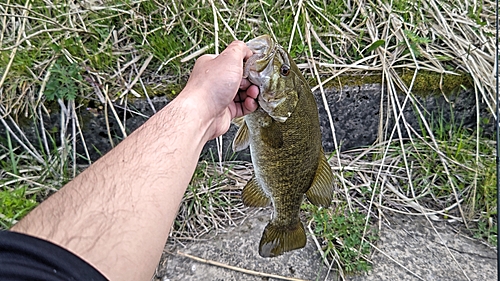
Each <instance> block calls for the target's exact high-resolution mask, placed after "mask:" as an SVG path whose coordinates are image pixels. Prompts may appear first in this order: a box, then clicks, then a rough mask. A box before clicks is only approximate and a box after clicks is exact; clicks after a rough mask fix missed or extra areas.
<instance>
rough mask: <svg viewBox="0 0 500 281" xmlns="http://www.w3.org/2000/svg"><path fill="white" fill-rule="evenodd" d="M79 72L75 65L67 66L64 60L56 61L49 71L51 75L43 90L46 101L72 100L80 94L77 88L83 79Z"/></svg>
mask: <svg viewBox="0 0 500 281" xmlns="http://www.w3.org/2000/svg"><path fill="white" fill-rule="evenodd" d="M80 72H81V70H80V68H79V67H78V66H77V65H76V64H74V63H72V64H69V65H68V64H67V63H65V60H63V59H58V60H57V61H56V63H55V64H54V66H53V68H52V69H51V73H52V74H51V76H50V79H49V81H48V82H47V86H46V88H45V92H44V93H45V96H46V97H47V100H49V101H51V100H54V99H63V100H74V99H75V97H76V96H77V95H79V94H81V90H80V89H81V87H79V86H80V84H81V81H82V80H83V78H82V75H81V74H80Z"/></svg>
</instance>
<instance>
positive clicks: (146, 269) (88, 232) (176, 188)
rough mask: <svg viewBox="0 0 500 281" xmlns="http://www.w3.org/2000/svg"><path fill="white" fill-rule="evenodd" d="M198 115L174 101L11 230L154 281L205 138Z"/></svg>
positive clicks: (112, 275) (118, 276)
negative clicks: (153, 276)
mask: <svg viewBox="0 0 500 281" xmlns="http://www.w3.org/2000/svg"><path fill="white" fill-rule="evenodd" d="M189 114H191V115H189ZM193 114H195V115H194V116H193ZM196 114H199V112H193V107H192V106H191V105H189V102H186V100H184V99H182V98H180V99H178V100H177V99H176V100H174V101H173V102H172V103H171V104H170V105H169V106H167V107H166V108H165V109H163V110H162V111H160V112H159V113H157V114H156V115H155V116H153V117H152V118H151V119H150V120H149V121H148V122H146V123H145V124H144V125H143V126H142V127H140V128H139V129H138V130H137V131H135V132H134V133H132V134H131V135H130V136H129V137H127V138H126V139H125V140H124V141H123V142H122V143H120V144H119V145H118V146H117V147H116V148H115V149H113V150H112V151H110V152H109V153H108V154H106V155H105V156H103V157H102V158H101V159H100V160H98V161H97V162H96V163H94V164H93V165H92V166H90V167H89V168H88V169H87V170H85V171H84V172H82V173H81V174H80V175H79V176H78V177H76V178H75V179H74V180H73V181H71V182H70V183H68V184H67V185H66V186H65V187H64V188H62V189H61V190H60V191H59V192H57V193H56V194H54V195H53V196H51V197H50V198H49V199H48V200H46V201H45V202H43V203H42V204H41V205H40V206H39V207H38V208H36V209H35V210H34V211H33V212H31V213H30V214H29V215H28V216H27V217H26V218H24V219H23V220H21V222H19V223H18V224H17V225H16V226H14V227H13V229H12V230H14V231H18V232H24V233H27V234H30V235H33V236H37V237H41V238H44V239H46V240H49V241H51V242H54V243H56V244H58V245H60V246H62V247H65V248H66V249H69V250H70V251H72V252H74V253H75V254H77V255H79V256H80V257H82V258H83V259H85V260H86V261H87V262H89V263H90V264H92V265H94V266H95V267H96V268H97V269H98V270H99V271H101V273H103V274H104V275H105V276H106V277H108V278H109V279H111V280H149V279H150V278H151V274H152V273H153V272H154V268H155V266H156V264H157V261H158V259H159V257H160V255H161V250H162V249H163V245H164V244H165V242H166V238H167V236H168V232H169V230H170V227H171V225H172V222H173V220H174V219H175V215H176V213H177V208H178V205H179V202H180V201H181V199H182V196H183V194H184V191H185V189H186V187H187V185H188V183H189V181H190V179H191V176H192V173H193V171H194V169H195V167H196V163H197V160H198V157H199V154H200V152H201V149H202V147H203V145H204V143H205V142H206V141H207V137H206V131H207V128H208V126H209V124H204V123H205V122H207V121H204V120H206V119H204V118H201V117H200V116H198V115H196ZM173 118H175V120H177V122H167V121H171V119H173ZM140 240H143V241H140Z"/></svg>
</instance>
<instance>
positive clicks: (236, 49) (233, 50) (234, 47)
mask: <svg viewBox="0 0 500 281" xmlns="http://www.w3.org/2000/svg"><path fill="white" fill-rule="evenodd" d="M221 55H237V56H242V58H241V59H242V60H247V59H248V58H250V57H251V56H252V55H253V52H252V50H250V48H248V46H247V45H246V44H245V43H244V42H243V41H239V40H235V41H233V42H231V44H229V45H228V46H227V48H226V49H225V50H224V51H222V53H221Z"/></svg>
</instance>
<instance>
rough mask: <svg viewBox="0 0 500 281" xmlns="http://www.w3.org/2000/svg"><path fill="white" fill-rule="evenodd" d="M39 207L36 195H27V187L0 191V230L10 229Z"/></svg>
mask: <svg viewBox="0 0 500 281" xmlns="http://www.w3.org/2000/svg"><path fill="white" fill-rule="evenodd" d="M37 205H38V203H37V201H36V196H35V195H27V194H26V187H17V188H14V189H12V190H9V189H4V190H0V228H4V229H9V228H10V227H11V226H12V225H13V224H14V223H15V222H16V221H18V220H19V219H21V218H22V217H24V216H25V215H26V214H28V212H29V211H31V210H32V209H33V208H35V207H36V206H37Z"/></svg>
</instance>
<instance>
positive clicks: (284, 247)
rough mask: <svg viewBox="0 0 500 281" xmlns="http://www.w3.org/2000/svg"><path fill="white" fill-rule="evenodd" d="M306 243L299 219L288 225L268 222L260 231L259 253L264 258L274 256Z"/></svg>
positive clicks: (298, 247)
mask: <svg viewBox="0 0 500 281" xmlns="http://www.w3.org/2000/svg"><path fill="white" fill-rule="evenodd" d="M305 245H306V232H305V231H304V226H303V225H302V223H301V222H300V221H298V222H297V223H296V224H295V225H291V226H288V227H283V226H277V225H275V224H274V223H273V222H270V223H269V224H268V225H267V226H266V228H265V229H264V233H262V238H261V239H260V244H259V255H260V256H261V257H264V258H268V257H276V256H279V255H281V254H283V253H284V252H288V251H292V250H295V249H300V248H303V247H304V246H305Z"/></svg>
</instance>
